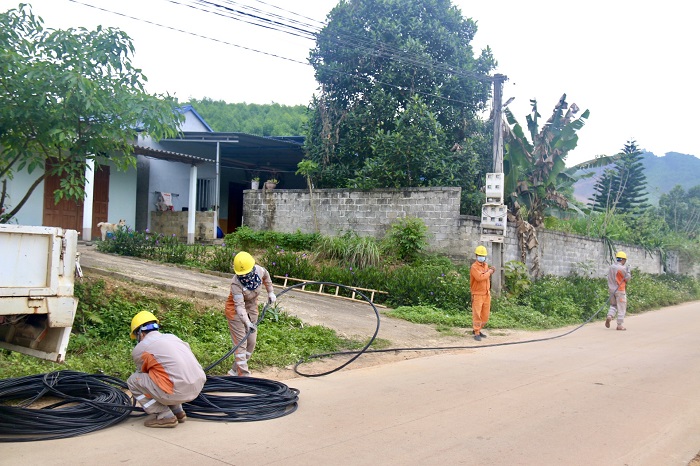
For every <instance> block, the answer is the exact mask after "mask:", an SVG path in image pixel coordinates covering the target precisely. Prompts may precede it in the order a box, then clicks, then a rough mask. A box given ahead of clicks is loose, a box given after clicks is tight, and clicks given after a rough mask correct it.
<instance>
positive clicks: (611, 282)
mask: <svg viewBox="0 0 700 466" xmlns="http://www.w3.org/2000/svg"><path fill="white" fill-rule="evenodd" d="M626 264H627V254H625V253H624V252H622V251H619V252H618V253H617V254H615V262H613V263H612V264H611V265H610V270H608V292H609V293H610V309H609V310H608V316H607V317H606V318H605V326H606V327H607V328H610V321H611V320H613V318H615V314H617V330H627V329H626V328H625V327H624V326H623V325H622V324H623V323H624V321H625V313H627V282H628V281H629V280H630V278H632V275H631V274H630V270H629V266H628V265H626Z"/></svg>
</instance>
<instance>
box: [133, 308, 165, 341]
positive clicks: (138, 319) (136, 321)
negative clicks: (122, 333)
mask: <svg viewBox="0 0 700 466" xmlns="http://www.w3.org/2000/svg"><path fill="white" fill-rule="evenodd" d="M149 322H155V323H156V324H159V323H160V321H159V320H158V318H157V317H156V316H154V315H153V314H151V313H150V312H148V311H141V312H139V313H138V314H136V315H135V316H134V318H133V319H131V334H130V335H129V336H130V337H131V339H132V340H135V339H136V335H135V334H134V331H135V330H136V329H137V328H139V327H140V326H142V325H143V324H147V323H149Z"/></svg>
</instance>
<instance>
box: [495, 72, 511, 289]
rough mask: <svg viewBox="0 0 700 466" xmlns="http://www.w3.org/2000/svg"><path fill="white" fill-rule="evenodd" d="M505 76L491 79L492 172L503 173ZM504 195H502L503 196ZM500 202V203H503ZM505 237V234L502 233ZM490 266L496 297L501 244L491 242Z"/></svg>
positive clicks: (499, 285) (499, 283)
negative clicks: (492, 270)
mask: <svg viewBox="0 0 700 466" xmlns="http://www.w3.org/2000/svg"><path fill="white" fill-rule="evenodd" d="M506 79H507V78H506V76H505V75H502V74H496V75H494V77H493V171H494V173H503V116H502V115H503V83H504V82H505V80H506ZM505 194H506V193H504V195H505ZM504 201H505V200H502V201H501V202H504ZM504 236H505V232H504ZM491 247H492V250H491V252H492V254H493V259H492V264H493V266H494V267H495V268H496V273H494V274H493V275H492V276H491V289H492V290H493V291H494V293H495V294H496V296H498V295H500V294H501V291H502V289H503V283H504V282H505V271H504V270H503V249H504V248H503V243H501V242H496V241H493V242H491Z"/></svg>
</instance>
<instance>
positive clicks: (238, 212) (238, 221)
mask: <svg viewBox="0 0 700 466" xmlns="http://www.w3.org/2000/svg"><path fill="white" fill-rule="evenodd" d="M247 186H248V185H243V184H238V183H229V184H228V220H227V222H226V233H233V232H234V231H236V228H238V227H239V226H241V225H242V219H243V190H244V189H247Z"/></svg>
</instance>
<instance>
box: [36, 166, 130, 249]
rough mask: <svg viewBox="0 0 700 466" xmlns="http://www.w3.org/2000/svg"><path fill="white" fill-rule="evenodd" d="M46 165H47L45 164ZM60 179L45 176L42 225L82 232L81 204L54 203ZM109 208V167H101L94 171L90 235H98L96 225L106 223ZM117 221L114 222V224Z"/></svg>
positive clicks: (74, 202)
mask: <svg viewBox="0 0 700 466" xmlns="http://www.w3.org/2000/svg"><path fill="white" fill-rule="evenodd" d="M47 165H48V163H47ZM60 186H61V178H60V177H58V176H47V177H46V178H45V179H44V213H43V225H44V226H47V227H48V226H50V227H60V228H65V229H68V230H76V231H78V232H82V231H83V202H82V201H80V202H76V201H74V200H68V199H62V200H61V201H60V202H59V203H58V204H56V203H55V202H54V197H53V193H54V191H55V190H57V189H58V188H60ZM108 207H109V167H105V166H101V167H98V168H97V169H96V170H95V189H94V193H93V204H92V233H93V237H96V235H99V230H98V228H97V224H98V223H99V222H106V221H108V220H107V212H108ZM116 221H117V220H115V222H116Z"/></svg>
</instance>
